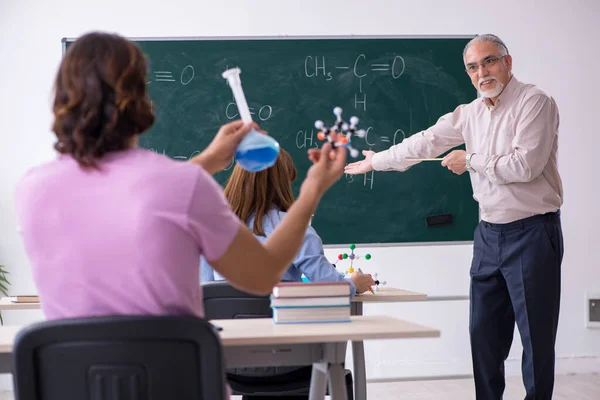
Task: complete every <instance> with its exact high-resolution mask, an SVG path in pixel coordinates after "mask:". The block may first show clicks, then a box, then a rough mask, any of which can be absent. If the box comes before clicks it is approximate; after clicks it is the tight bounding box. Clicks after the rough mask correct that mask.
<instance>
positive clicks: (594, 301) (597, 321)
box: [585, 293, 600, 328]
mask: <svg viewBox="0 0 600 400" xmlns="http://www.w3.org/2000/svg"><path fill="white" fill-rule="evenodd" d="M585 326H586V328H600V293H586V295H585Z"/></svg>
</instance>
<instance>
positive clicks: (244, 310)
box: [202, 281, 273, 320]
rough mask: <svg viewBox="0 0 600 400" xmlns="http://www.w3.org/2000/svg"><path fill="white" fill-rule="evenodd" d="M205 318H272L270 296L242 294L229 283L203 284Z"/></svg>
mask: <svg viewBox="0 0 600 400" xmlns="http://www.w3.org/2000/svg"><path fill="white" fill-rule="evenodd" d="M202 292H203V297H204V317H205V318H206V319H208V320H210V319H238V318H271V317H273V310H272V309H271V300H270V298H269V296H268V295H267V296H255V295H252V294H249V293H246V292H242V291H241V290H238V289H236V288H234V287H233V286H231V284H229V282H227V281H214V282H205V283H203V284H202Z"/></svg>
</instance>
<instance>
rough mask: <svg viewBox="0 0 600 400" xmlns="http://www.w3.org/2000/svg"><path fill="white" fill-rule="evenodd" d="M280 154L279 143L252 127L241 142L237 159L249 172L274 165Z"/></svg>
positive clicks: (236, 154) (236, 155)
mask: <svg viewBox="0 0 600 400" xmlns="http://www.w3.org/2000/svg"><path fill="white" fill-rule="evenodd" d="M278 156H279V143H277V141H276V140H275V139H273V138H272V137H270V136H267V135H263V134H262V133H259V132H257V131H256V130H254V129H252V130H250V132H248V134H247V135H246V137H244V140H242V142H241V143H240V144H239V146H238V148H237V150H236V152H235V159H236V161H237V163H238V164H239V165H240V167H242V168H243V169H245V170H246V171H249V172H258V171H262V170H263V169H267V168H269V167H272V166H273V165H274V164H275V161H277V157H278Z"/></svg>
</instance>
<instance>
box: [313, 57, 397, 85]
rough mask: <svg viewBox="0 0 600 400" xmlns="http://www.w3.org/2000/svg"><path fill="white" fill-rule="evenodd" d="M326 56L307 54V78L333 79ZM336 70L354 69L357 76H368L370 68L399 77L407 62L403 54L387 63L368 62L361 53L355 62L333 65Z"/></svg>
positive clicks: (372, 70) (395, 77)
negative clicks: (321, 77)
mask: <svg viewBox="0 0 600 400" xmlns="http://www.w3.org/2000/svg"><path fill="white" fill-rule="evenodd" d="M326 60H327V59H326V57H325V56H306V58H305V59H304V74H305V75H306V77H307V78H316V77H319V76H323V77H325V80H327V81H330V80H332V79H333V75H332V72H331V69H328V67H327V63H326ZM331 68H333V69H335V70H342V71H343V70H348V71H349V70H352V72H353V74H354V76H355V77H357V78H364V77H365V76H367V72H366V71H368V70H369V69H370V70H371V72H378V73H382V72H387V73H389V74H390V75H391V77H392V78H393V79H398V78H400V77H401V76H402V74H404V70H405V68H406V64H405V62H404V58H402V56H395V57H394V58H393V59H392V60H391V61H390V62H387V63H371V64H369V63H368V62H367V56H365V55H364V54H359V55H358V56H357V57H356V59H355V60H354V63H352V64H351V65H334V66H333V67H331Z"/></svg>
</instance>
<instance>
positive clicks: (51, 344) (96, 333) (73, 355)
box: [13, 316, 227, 400]
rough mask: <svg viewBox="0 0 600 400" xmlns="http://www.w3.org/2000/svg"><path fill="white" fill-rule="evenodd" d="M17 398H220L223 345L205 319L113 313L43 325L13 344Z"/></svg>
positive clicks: (27, 331) (222, 396)
mask: <svg viewBox="0 0 600 400" xmlns="http://www.w3.org/2000/svg"><path fill="white" fill-rule="evenodd" d="M13 373H14V374H13V376H14V387H15V398H16V400H41V399H43V400H71V399H89V400H149V399H194V400H200V399H202V400H212V399H223V400H224V399H226V395H227V393H226V388H225V371H224V360H223V353H222V348H221V341H220V339H219V335H218V334H217V332H216V330H215V328H214V327H213V326H212V325H211V324H210V323H209V322H207V321H205V320H202V319H199V318H194V317H179V316H114V317H97V318H82V319H65V320H56V321H44V322H41V323H37V324H33V325H31V326H28V327H27V328H25V329H23V330H22V331H21V332H19V334H18V335H17V337H16V339H15V343H14V347H13Z"/></svg>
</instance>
